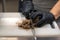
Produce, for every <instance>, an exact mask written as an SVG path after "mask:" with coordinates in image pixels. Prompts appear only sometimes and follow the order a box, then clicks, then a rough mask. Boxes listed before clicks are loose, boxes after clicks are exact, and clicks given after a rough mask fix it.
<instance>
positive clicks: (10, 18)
mask: <svg viewBox="0 0 60 40" xmlns="http://www.w3.org/2000/svg"><path fill="white" fill-rule="evenodd" d="M0 18H1V20H0V36H32V32H31V29H30V30H24V29H22V28H18V26H17V24H16V22H17V21H19V20H21V21H20V22H22V20H23V19H25V18H24V17H23V16H22V15H21V14H19V13H1V15H0ZM53 23H54V25H55V29H52V28H51V26H50V24H47V25H45V26H44V27H42V28H36V29H35V32H36V33H35V34H36V36H39V37H46V36H57V35H60V30H59V28H58V26H57V24H56V22H53Z"/></svg>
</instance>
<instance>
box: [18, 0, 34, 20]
mask: <svg viewBox="0 0 60 40" xmlns="http://www.w3.org/2000/svg"><path fill="white" fill-rule="evenodd" d="M19 4H20V7H19V12H22V13H23V15H24V16H25V17H26V18H27V19H29V13H31V11H32V10H33V9H34V5H33V3H32V0H23V1H22V2H21V1H20V3H19Z"/></svg>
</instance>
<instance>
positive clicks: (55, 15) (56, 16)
mask: <svg viewBox="0 0 60 40" xmlns="http://www.w3.org/2000/svg"><path fill="white" fill-rule="evenodd" d="M51 13H52V14H53V15H54V17H55V19H57V18H58V17H59V16H58V15H57V14H56V13H54V12H51Z"/></svg>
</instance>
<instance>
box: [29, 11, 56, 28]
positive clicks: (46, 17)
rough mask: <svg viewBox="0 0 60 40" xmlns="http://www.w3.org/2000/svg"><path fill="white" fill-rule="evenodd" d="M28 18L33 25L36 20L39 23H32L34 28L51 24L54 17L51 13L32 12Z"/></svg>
mask: <svg viewBox="0 0 60 40" xmlns="http://www.w3.org/2000/svg"><path fill="white" fill-rule="evenodd" d="M30 18H31V19H32V21H33V23H34V20H36V18H38V19H39V21H36V23H34V24H35V26H36V27H42V26H43V25H45V24H52V22H53V21H54V20H55V18H54V15H53V14H52V13H50V12H41V11H39V12H38V11H36V12H32V15H31V16H30Z"/></svg>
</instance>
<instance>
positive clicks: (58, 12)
mask: <svg viewBox="0 0 60 40" xmlns="http://www.w3.org/2000/svg"><path fill="white" fill-rule="evenodd" d="M50 12H51V13H52V14H53V15H54V16H55V18H56V19H57V18H58V17H59V16H60V0H59V1H58V2H57V3H56V5H55V6H54V7H53V8H52V9H51V11H50Z"/></svg>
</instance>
